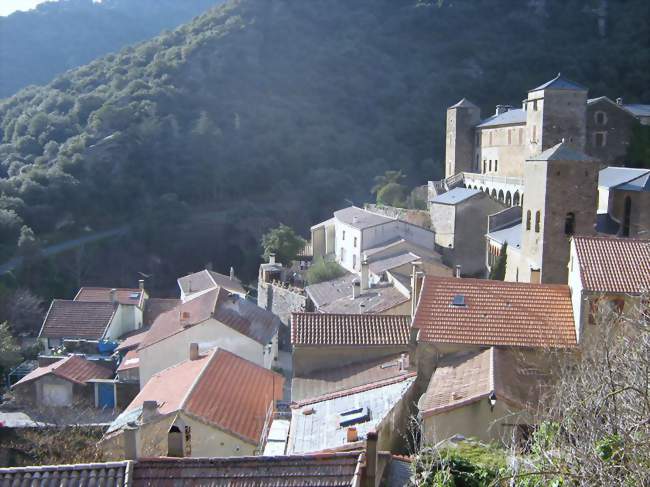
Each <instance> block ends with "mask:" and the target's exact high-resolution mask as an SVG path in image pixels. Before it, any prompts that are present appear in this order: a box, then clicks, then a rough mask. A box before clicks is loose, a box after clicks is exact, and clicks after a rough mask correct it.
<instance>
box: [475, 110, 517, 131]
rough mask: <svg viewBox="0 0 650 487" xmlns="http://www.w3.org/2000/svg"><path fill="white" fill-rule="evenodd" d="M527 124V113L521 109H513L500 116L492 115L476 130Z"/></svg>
mask: <svg viewBox="0 0 650 487" xmlns="http://www.w3.org/2000/svg"><path fill="white" fill-rule="evenodd" d="M525 123H526V111H525V110H522V109H521V108H512V109H510V110H508V111H507V112H504V113H501V114H499V115H492V116H491V117H488V118H486V119H485V120H483V121H481V123H480V124H478V125H477V126H476V128H487V127H497V126H500V125H515V124H517V125H518V124H525Z"/></svg>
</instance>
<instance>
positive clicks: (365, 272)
mask: <svg viewBox="0 0 650 487" xmlns="http://www.w3.org/2000/svg"><path fill="white" fill-rule="evenodd" d="M369 267H370V266H369V265H368V259H367V258H366V257H365V255H364V257H363V260H362V261H361V292H364V291H367V290H368V289H369V288H370V281H369V279H370V276H369V269H368V268H369Z"/></svg>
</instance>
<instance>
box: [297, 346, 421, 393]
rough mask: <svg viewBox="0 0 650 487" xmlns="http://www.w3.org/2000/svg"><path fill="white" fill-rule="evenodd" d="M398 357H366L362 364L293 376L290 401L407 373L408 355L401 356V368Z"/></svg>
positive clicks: (399, 356) (399, 355) (398, 355)
mask: <svg viewBox="0 0 650 487" xmlns="http://www.w3.org/2000/svg"><path fill="white" fill-rule="evenodd" d="M401 358H402V356H401V354H397V355H391V356H389V357H383V358H380V359H373V360H366V361H364V362H362V363H357V364H352V365H343V366H341V367H336V368H332V369H327V370H316V371H314V372H310V373H308V374H303V375H297V376H295V375H294V378H293V380H292V381H291V400H292V401H303V400H305V399H307V398H313V397H318V396H323V395H326V394H331V393H334V392H339V391H343V390H346V389H352V388H355V387H359V386H364V385H368V384H374V383H377V382H381V381H384V380H386V379H392V378H394V377H401V376H403V375H405V374H407V373H408V370H407V369H408V366H409V361H408V355H406V356H405V357H404V362H403V367H400V359H401Z"/></svg>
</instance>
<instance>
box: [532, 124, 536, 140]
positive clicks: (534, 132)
mask: <svg viewBox="0 0 650 487" xmlns="http://www.w3.org/2000/svg"><path fill="white" fill-rule="evenodd" d="M531 142H537V125H533V139H532V140H531Z"/></svg>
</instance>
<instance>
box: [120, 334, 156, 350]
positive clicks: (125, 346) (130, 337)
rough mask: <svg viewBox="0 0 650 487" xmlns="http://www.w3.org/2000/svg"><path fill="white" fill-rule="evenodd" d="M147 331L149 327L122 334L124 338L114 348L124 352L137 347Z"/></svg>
mask: <svg viewBox="0 0 650 487" xmlns="http://www.w3.org/2000/svg"><path fill="white" fill-rule="evenodd" d="M147 333H149V329H146V330H136V331H135V332H131V333H128V334H126V335H122V337H124V338H123V340H122V341H121V342H120V344H119V345H118V346H117V348H116V349H115V350H116V351H118V352H125V351H127V350H131V349H133V348H137V347H138V346H139V345H140V343H142V340H144V337H145V336H147Z"/></svg>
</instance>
